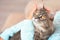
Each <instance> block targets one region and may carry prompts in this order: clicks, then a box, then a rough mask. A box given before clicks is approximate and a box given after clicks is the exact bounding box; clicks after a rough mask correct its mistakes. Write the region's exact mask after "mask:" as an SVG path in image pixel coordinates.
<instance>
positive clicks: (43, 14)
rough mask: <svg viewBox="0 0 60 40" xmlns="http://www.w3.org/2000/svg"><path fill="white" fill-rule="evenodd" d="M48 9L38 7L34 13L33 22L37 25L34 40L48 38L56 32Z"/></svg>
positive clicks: (45, 39)
mask: <svg viewBox="0 0 60 40" xmlns="http://www.w3.org/2000/svg"><path fill="white" fill-rule="evenodd" d="M47 13H48V11H47V10H46V9H45V8H44V7H43V8H41V9H36V11H35V12H34V14H33V24H34V26H35V35H34V40H47V39H48V38H49V36H51V34H52V33H53V32H54V26H53V23H52V21H51V20H50V19H49V16H48V14H47Z"/></svg>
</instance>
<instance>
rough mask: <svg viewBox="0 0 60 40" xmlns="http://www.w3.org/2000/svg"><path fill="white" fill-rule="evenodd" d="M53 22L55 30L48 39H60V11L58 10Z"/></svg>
mask: <svg viewBox="0 0 60 40" xmlns="http://www.w3.org/2000/svg"><path fill="white" fill-rule="evenodd" d="M53 24H54V27H55V32H54V33H53V34H52V35H51V36H50V37H49V39H48V40H60V11H58V12H56V15H55V17H54V21H53Z"/></svg>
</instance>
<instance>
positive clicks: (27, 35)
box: [21, 20, 34, 40]
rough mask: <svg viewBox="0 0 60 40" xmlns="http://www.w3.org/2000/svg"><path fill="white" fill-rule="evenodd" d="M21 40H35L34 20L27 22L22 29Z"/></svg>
mask: <svg viewBox="0 0 60 40" xmlns="http://www.w3.org/2000/svg"><path fill="white" fill-rule="evenodd" d="M21 40H34V25H33V23H32V20H25V21H24V26H23V27H21Z"/></svg>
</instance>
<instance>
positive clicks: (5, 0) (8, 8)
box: [0, 0, 29, 29]
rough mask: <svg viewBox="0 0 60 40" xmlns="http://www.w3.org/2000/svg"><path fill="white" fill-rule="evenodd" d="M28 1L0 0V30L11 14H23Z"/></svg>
mask: <svg viewBox="0 0 60 40" xmlns="http://www.w3.org/2000/svg"><path fill="white" fill-rule="evenodd" d="M28 2H29V0H0V29H1V28H2V27H3V24H4V22H5V21H6V19H7V17H8V16H9V14H10V13H11V12H20V13H24V9H25V6H26V5H27V3H28Z"/></svg>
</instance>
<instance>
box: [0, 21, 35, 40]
mask: <svg viewBox="0 0 60 40" xmlns="http://www.w3.org/2000/svg"><path fill="white" fill-rule="evenodd" d="M19 30H21V40H33V36H34V26H33V23H32V20H24V21H22V22H20V23H18V24H16V25H14V26H12V27H11V28H8V29H6V30H5V31H4V32H3V33H2V34H0V37H2V38H3V39H4V40H8V38H9V36H13V34H14V33H16V32H18V31H19Z"/></svg>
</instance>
